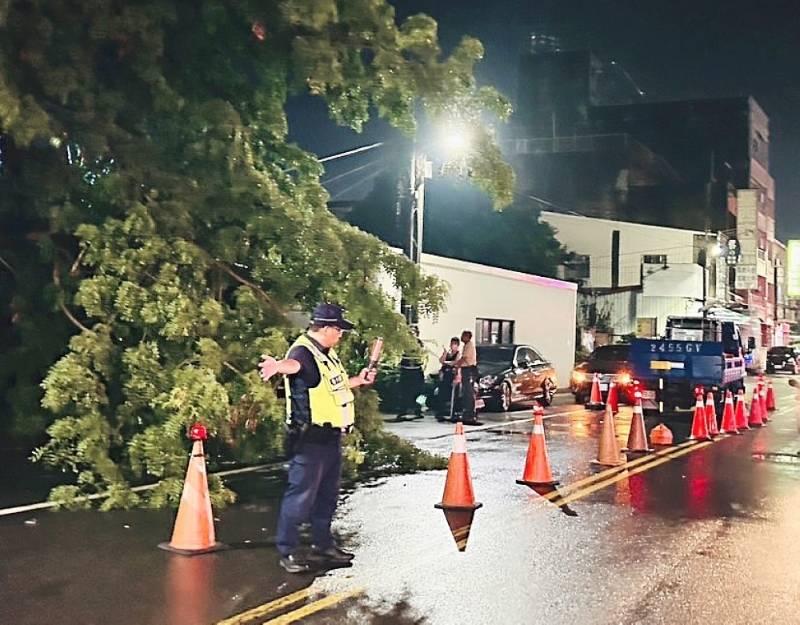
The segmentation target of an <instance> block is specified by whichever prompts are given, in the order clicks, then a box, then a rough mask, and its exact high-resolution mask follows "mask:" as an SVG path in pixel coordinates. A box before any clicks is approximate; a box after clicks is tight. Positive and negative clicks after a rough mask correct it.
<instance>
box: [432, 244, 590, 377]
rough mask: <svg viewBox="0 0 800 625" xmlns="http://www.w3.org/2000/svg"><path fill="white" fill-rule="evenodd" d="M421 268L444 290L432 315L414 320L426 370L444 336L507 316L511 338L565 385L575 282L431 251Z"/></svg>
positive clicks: (435, 364)
mask: <svg viewBox="0 0 800 625" xmlns="http://www.w3.org/2000/svg"><path fill="white" fill-rule="evenodd" d="M422 270H423V272H425V273H426V274H429V275H434V276H436V277H437V278H439V279H440V280H443V281H444V282H445V283H446V284H447V286H448V289H449V293H448V297H447V302H446V309H445V310H444V311H442V312H441V313H440V314H439V315H438V316H437V317H436V318H435V319H430V318H422V319H420V321H419V331H420V339H421V340H422V342H423V344H424V345H425V347H426V349H427V351H428V361H427V370H428V372H433V371H436V370H438V367H439V363H438V358H439V355H440V354H441V352H442V348H443V347H445V346H446V345H447V344H448V342H449V340H450V337H452V336H458V335H460V334H461V332H462V330H471V331H472V332H473V333H474V332H475V320H476V319H508V320H513V321H514V341H515V342H517V343H526V344H529V345H531V346H532V347H534V348H535V349H536V350H537V351H538V352H539V353H541V354H542V355H543V356H544V357H545V358H546V359H548V360H549V361H550V362H552V363H553V365H554V367H555V369H556V373H557V375H558V381H559V386H560V387H562V388H563V387H565V386H567V385H568V384H569V378H570V373H571V371H572V368H573V366H574V358H575V314H576V301H577V287H576V285H575V284H573V283H571V282H563V281H561V280H553V279H551V278H544V277H541V276H534V275H530V274H525V273H519V272H516V271H508V270H506V269H498V268H495V267H487V266H485V265H478V264H475V263H468V262H465V261H461V260H454V259H451V258H443V257H441V256H434V255H432V254H423V255H422ZM479 364H480V363H479Z"/></svg>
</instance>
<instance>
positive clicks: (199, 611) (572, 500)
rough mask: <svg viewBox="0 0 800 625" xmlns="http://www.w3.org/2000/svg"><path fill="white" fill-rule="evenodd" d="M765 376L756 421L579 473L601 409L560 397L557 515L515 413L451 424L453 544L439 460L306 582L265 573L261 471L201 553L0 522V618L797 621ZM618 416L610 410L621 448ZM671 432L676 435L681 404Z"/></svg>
mask: <svg viewBox="0 0 800 625" xmlns="http://www.w3.org/2000/svg"><path fill="white" fill-rule="evenodd" d="M775 383H776V390H777V391H778V402H779V411H778V413H775V414H774V418H773V421H772V422H771V423H770V424H769V425H768V426H767V427H765V428H763V429H761V430H755V431H751V432H747V433H745V434H744V435H742V436H730V437H725V438H722V439H721V440H717V441H716V442H714V443H713V444H710V445H705V446H704V445H702V444H700V445H693V446H688V447H682V448H678V449H673V450H667V451H665V452H661V456H659V457H658V459H656V458H653V459H652V460H646V461H638V464H635V465H631V466H630V467H629V468H628V470H627V471H623V472H605V473H603V474H602V477H600V478H596V481H590V480H589V478H590V476H592V475H596V474H597V473H598V472H599V471H601V469H599V468H595V467H593V466H592V465H591V464H590V461H591V460H592V459H593V458H594V457H595V455H596V453H597V439H598V436H599V433H600V427H601V425H600V418H601V415H599V414H598V413H592V412H588V411H585V410H583V409H582V408H580V407H578V406H575V405H572V404H569V403H567V399H568V398H566V397H561V398H559V402H558V404H559V405H557V406H554V407H552V408H550V409H548V411H547V412H548V415H552V416H551V417H550V418H548V419H547V421H546V425H545V429H546V432H547V440H548V448H549V453H550V460H551V464H552V467H553V472H554V473H555V474H556V478H557V479H559V480H560V481H561V484H560V485H559V489H561V491H562V492H563V494H564V496H565V497H566V501H568V505H567V506H563V507H561V508H559V507H558V506H557V505H554V504H553V503H550V502H548V501H547V500H545V499H544V498H542V497H541V496H539V495H538V494H536V493H535V492H533V491H531V490H530V489H528V488H527V487H524V486H519V485H517V484H516V483H515V480H516V479H517V478H519V477H521V474H522V469H523V463H524V459H525V452H526V448H527V444H528V435H529V432H530V423H529V422H517V421H520V420H523V419H527V418H528V417H529V416H530V413H529V411H522V412H516V413H510V414H505V415H485V416H483V417H482V419H483V421H484V423H485V424H486V425H485V426H484V427H483V428H477V429H476V428H469V427H468V428H467V431H468V436H467V447H468V452H469V459H470V464H471V468H472V474H473V479H474V489H475V495H476V498H477V499H478V500H479V501H481V502H482V503H483V504H484V505H483V508H481V509H479V510H477V512H476V513H475V517H474V521H473V524H472V528H471V532H470V535H469V540H468V544H467V549H466V551H465V552H464V553H459V552H458V550H457V549H456V546H455V542H454V540H453V537H452V536H451V535H450V531H449V528H448V526H447V523H446V522H445V519H444V518H443V513H442V512H441V511H440V510H437V509H435V508H434V507H433V504H434V503H436V502H438V501H439V500H440V499H441V495H442V489H443V485H444V473H443V472H441V471H439V472H430V473H422V474H417V475H412V476H396V477H392V478H384V479H380V480H376V481H374V482H372V483H370V484H368V485H364V486H361V487H359V488H356V489H355V490H354V491H352V492H350V493H348V494H347V495H346V496H345V497H344V499H343V502H342V504H341V507H340V514H339V516H338V519H337V529H338V531H339V533H340V535H341V536H342V537H343V540H344V542H345V544H346V545H347V546H348V547H350V548H352V549H353V550H354V551H355V552H356V554H357V557H356V561H355V564H354V566H353V567H352V568H347V569H340V570H335V571H330V572H328V573H327V574H321V575H320V576H318V577H316V578H315V577H314V576H311V575H309V576H289V575H287V574H284V573H283V572H282V571H281V570H280V569H278V568H277V567H276V566H275V559H276V554H275V551H274V548H273V547H272V544H271V535H272V531H273V528H274V517H275V508H276V504H277V499H276V497H277V495H278V494H279V492H280V488H281V483H280V479H279V478H278V477H276V476H273V475H270V474H258V475H256V476H250V477H247V478H241V479H239V480H238V481H237V482H235V483H234V484H233V485H234V487H235V488H236V489H237V490H239V491H240V492H241V493H242V499H243V503H242V504H240V505H237V506H234V507H232V508H230V509H228V510H226V511H224V512H223V513H222V514H221V515H220V517H219V522H218V524H217V532H218V538H219V539H221V540H223V541H225V542H227V543H229V544H231V546H232V547H233V548H232V549H231V550H229V551H226V552H221V553H218V554H214V555H210V556H202V557H196V558H180V557H175V556H171V555H169V554H166V553H163V552H160V551H158V550H156V549H155V548H154V546H155V544H156V543H158V542H160V541H161V540H164V539H165V538H168V535H169V531H170V528H171V522H172V519H171V517H172V515H171V514H170V513H164V512H149V511H136V512H117V513H112V514H106V515H102V514H99V513H96V512H80V513H39V514H35V515H21V516H14V517H5V518H3V517H0V582H2V583H1V584H0V623H3V624H5V623H9V624H11V623H14V624H19V625H27V624H41V623H51V622H58V623H60V624H65V625H70V624H73V623H75V624H81V625H83V624H87V625H88V624H94V623H97V624H100V623H115V624H117V623H118V624H120V625H128V624H129V623H130V624H134V623H136V624H139V625H142V624H149V623H152V624H160V625H173V624H174V625H190V624H191V625H203V624H212V623H217V622H219V621H220V620H222V619H225V618H227V617H232V616H234V615H236V614H240V613H242V612H243V611H246V610H249V609H253V608H255V609H256V611H255V612H250V614H251V615H252V618H248V619H241V618H233V619H232V620H229V621H228V624H232V623H240V624H241V625H249V624H250V623H271V624H273V625H275V624H276V623H289V622H295V620H292V619H297V618H300V617H303V620H302V622H303V623H313V624H318V625H320V624H332V623H365V624H382V625H383V624H386V625H389V624H397V625H401V624H411V623H420V624H422V623H431V624H436V625H438V624H450V623H453V624H455V623H458V624H471V623H475V624H483V623H504V624H516V623H520V624H522V623H525V624H528V623H548V624H560V623H569V624H570V625H575V624H583V623H586V624H595V623H596V624H609V625H611V624H616V623H625V624H628V623H630V624H634V623H635V624H638V623H645V624H649V623H653V624H656V623H690V624H694V623H697V624H707V623H725V624H738V623H773V624H780V623H786V624H796V623H798V622H800V590H798V589H800V516H799V514H800V461H799V460H800V457H798V456H797V452H798V451H799V450H800V437H799V435H798V427H797V423H796V417H795V413H794V407H793V406H792V405H791V403H790V402H791V401H792V400H791V399H790V394H789V390H790V389H789V388H788V386H787V385H786V382H785V380H784V379H782V378H780V377H777V378H775ZM629 419H630V408H627V407H624V408H623V409H622V411H621V413H620V415H619V416H618V417H617V420H616V422H617V434H618V437H619V438H620V439H621V440H622V441H624V440H625V437H626V435H627V424H628V422H629ZM647 425H648V429H649V428H650V427H652V426H653V425H655V422H654V421H652V422H651V421H648V424H647ZM668 425H669V426H670V427H671V428H672V429H673V432H674V434H675V439H676V443H677V444H680V443H681V442H682V441H683V439H684V438H685V436H686V434H687V431H688V415H686V417H684V418H683V419H681V418H676V419H670V420H669V421H668ZM387 427H389V428H391V429H392V430H393V431H395V432H397V433H400V434H402V435H404V436H407V437H409V438H411V439H413V440H415V442H416V443H417V444H418V445H420V446H422V447H424V448H426V449H429V450H431V451H438V452H441V453H443V454H448V453H449V451H450V447H451V445H452V437H451V436H450V434H451V432H452V426H450V425H445V424H438V423H436V422H435V421H433V419H431V418H427V419H425V420H423V421H414V422H408V423H389V424H387ZM634 462H637V461H634ZM651 463H652V466H651ZM264 495H267V496H266V497H264ZM34 518H35V521H36V522H35V524H33V523H31V521H32V520H33V519H34ZM26 521H28V523H26ZM285 597H288V598H286V599H283V598H285ZM259 606H260V607H259ZM282 615H284V616H282ZM290 617H291V618H290ZM281 619H283V620H281Z"/></svg>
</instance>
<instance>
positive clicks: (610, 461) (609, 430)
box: [594, 406, 625, 467]
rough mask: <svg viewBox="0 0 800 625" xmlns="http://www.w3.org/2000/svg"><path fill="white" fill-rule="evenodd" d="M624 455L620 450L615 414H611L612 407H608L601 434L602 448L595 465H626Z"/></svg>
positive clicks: (599, 450)
mask: <svg viewBox="0 0 800 625" xmlns="http://www.w3.org/2000/svg"><path fill="white" fill-rule="evenodd" d="M624 463H625V461H624V460H623V459H622V454H621V452H620V450H619V441H618V440H617V432H616V429H615V427H614V414H613V413H612V412H611V407H610V406H608V407H606V414H605V416H604V417H603V431H602V433H601V434H600V448H599V449H598V452H597V460H594V464H599V465H602V466H604V467H618V466H619V465H621V464H624Z"/></svg>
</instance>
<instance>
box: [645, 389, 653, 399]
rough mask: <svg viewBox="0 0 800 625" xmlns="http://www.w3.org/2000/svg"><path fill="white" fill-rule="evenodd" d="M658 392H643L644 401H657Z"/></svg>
mask: <svg viewBox="0 0 800 625" xmlns="http://www.w3.org/2000/svg"><path fill="white" fill-rule="evenodd" d="M655 398H656V392H655V391H642V399H655Z"/></svg>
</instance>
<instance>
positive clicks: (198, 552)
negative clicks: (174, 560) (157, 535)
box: [158, 543, 228, 556]
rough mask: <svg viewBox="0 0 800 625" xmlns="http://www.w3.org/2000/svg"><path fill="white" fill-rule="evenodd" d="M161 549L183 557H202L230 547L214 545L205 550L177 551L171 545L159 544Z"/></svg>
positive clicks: (219, 544) (222, 544) (221, 544)
mask: <svg viewBox="0 0 800 625" xmlns="http://www.w3.org/2000/svg"><path fill="white" fill-rule="evenodd" d="M158 548H159V549H163V550H164V551H169V552H170V553H177V554H180V555H182V556H200V555H203V554H204V553H213V552H215V551H222V550H223V549H227V548H228V545H226V544H224V543H214V544H213V545H212V546H210V547H206V548H205V549H177V548H176V547H173V546H172V545H170V544H169V543H159V544H158Z"/></svg>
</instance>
